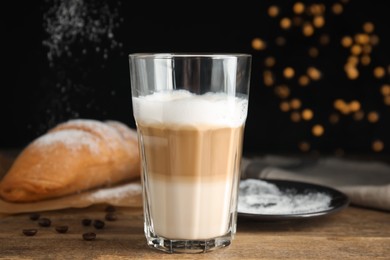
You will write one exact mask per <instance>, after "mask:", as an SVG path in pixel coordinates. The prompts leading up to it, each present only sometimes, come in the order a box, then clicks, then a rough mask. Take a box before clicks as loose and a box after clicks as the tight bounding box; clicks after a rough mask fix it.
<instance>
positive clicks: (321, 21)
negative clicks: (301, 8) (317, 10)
mask: <svg viewBox="0 0 390 260" xmlns="http://www.w3.org/2000/svg"><path fill="white" fill-rule="evenodd" d="M313 25H314V27H316V28H321V27H323V26H324V25H325V18H324V17H323V16H315V17H314V19H313Z"/></svg>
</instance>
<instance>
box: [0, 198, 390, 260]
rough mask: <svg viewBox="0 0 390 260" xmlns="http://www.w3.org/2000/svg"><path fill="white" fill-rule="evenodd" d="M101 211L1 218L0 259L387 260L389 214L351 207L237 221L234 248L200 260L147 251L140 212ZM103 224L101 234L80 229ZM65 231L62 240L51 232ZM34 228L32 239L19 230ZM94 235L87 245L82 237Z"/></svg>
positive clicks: (99, 207)
mask: <svg viewBox="0 0 390 260" xmlns="http://www.w3.org/2000/svg"><path fill="white" fill-rule="evenodd" d="M105 207H106V206H105V205H95V206H93V207H89V208H84V209H67V210H60V211H50V212H41V213H40V214H41V217H47V218H49V219H50V220H51V221H52V223H51V226H50V227H41V226H39V225H38V222H37V221H36V220H35V221H34V220H31V219H30V218H29V214H27V213H26V214H18V215H11V216H6V217H2V218H0V230H1V232H0V258H1V259H389V257H390V214H389V213H388V212H381V211H376V210H370V209H363V208H357V207H352V206H349V207H347V208H346V209H344V210H342V211H339V212H336V213H334V214H331V215H327V216H321V217H317V218H312V219H302V220H290V221H263V222H261V221H257V220H246V219H240V218H239V220H238V231H237V235H236V237H235V239H234V240H233V243H232V244H231V245H230V246H229V247H227V248H222V249H219V250H216V251H212V252H208V253H204V254H180V255H178V254H168V253H164V252H160V251H157V250H155V249H151V248H149V247H148V246H147V245H146V240H145V237H144V234H143V215H142V209H141V208H117V209H116V211H115V214H117V217H118V218H117V220H115V221H107V220H105V218H104V217H105V214H106V213H107V212H106V211H105ZM84 218H89V219H92V220H93V219H101V220H103V221H105V226H104V228H103V229H96V228H94V227H93V226H83V225H82V224H81V221H82V219H84ZM58 225H67V226H68V227H69V230H68V232H67V233H65V234H60V233H57V232H56V230H55V227H56V226H58ZM25 228H36V229H38V233H37V234H36V235H35V236H31V237H29V236H25V235H24V234H23V233H22V230H23V229H25ZM85 232H95V233H96V235H97V236H96V239H95V240H93V241H85V240H83V238H82V234H83V233H85Z"/></svg>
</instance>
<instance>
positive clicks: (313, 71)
mask: <svg viewBox="0 0 390 260" xmlns="http://www.w3.org/2000/svg"><path fill="white" fill-rule="evenodd" d="M307 75H309V77H310V78H311V79H312V80H319V79H320V78H321V71H319V70H318V69H317V68H315V67H309V68H307Z"/></svg>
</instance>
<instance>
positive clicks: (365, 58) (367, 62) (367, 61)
mask: <svg viewBox="0 0 390 260" xmlns="http://www.w3.org/2000/svg"><path fill="white" fill-rule="evenodd" d="M360 63H361V64H362V65H364V66H368V65H370V63H371V57H370V56H369V55H363V56H362V57H361V58H360Z"/></svg>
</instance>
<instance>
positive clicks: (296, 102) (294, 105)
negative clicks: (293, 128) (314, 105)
mask: <svg viewBox="0 0 390 260" xmlns="http://www.w3.org/2000/svg"><path fill="white" fill-rule="evenodd" d="M301 105H302V102H301V101H300V100H299V99H298V98H293V99H291V101H290V107H291V108H292V109H299V108H300V107H301Z"/></svg>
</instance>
